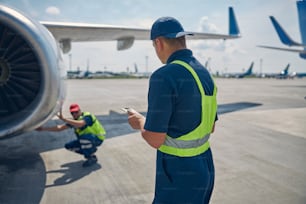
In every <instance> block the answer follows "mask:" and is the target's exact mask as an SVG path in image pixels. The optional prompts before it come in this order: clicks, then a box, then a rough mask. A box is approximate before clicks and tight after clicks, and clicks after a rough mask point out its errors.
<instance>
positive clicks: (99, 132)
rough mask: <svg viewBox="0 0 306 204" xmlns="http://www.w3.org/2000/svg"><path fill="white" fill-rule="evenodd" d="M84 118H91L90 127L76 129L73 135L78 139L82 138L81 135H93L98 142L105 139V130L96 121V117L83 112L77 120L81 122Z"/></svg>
mask: <svg viewBox="0 0 306 204" xmlns="http://www.w3.org/2000/svg"><path fill="white" fill-rule="evenodd" d="M84 116H91V118H92V125H91V126H87V127H86V128H84V129H81V128H76V129H75V133H76V134H77V135H78V137H82V135H85V134H93V135H96V136H97V137H98V138H99V139H100V140H104V139H105V136H104V135H105V134H106V132H105V130H104V127H103V126H102V124H101V123H100V122H99V120H97V118H96V116H94V115H92V114H90V113H89V112H83V114H82V115H81V116H80V117H79V118H78V120H83V118H84Z"/></svg>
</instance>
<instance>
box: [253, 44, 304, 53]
mask: <svg viewBox="0 0 306 204" xmlns="http://www.w3.org/2000/svg"><path fill="white" fill-rule="evenodd" d="M257 47H262V48H268V49H274V50H282V51H289V52H297V53H300V54H306V50H299V49H292V48H281V47H273V46H266V45H258V46H257Z"/></svg>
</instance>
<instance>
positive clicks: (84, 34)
mask: <svg viewBox="0 0 306 204" xmlns="http://www.w3.org/2000/svg"><path fill="white" fill-rule="evenodd" d="M40 23H41V24H42V25H44V26H45V27H46V28H47V29H48V30H49V31H50V32H51V33H52V35H53V36H54V38H55V39H56V40H57V41H58V42H60V43H61V48H62V49H63V52H64V53H67V52H69V51H70V47H71V42H89V41H117V49H118V50H124V49H128V48H130V47H131V46H132V45H133V43H134V40H149V39H150V29H146V28H132V27H125V26H113V25H103V24H86V23H67V22H47V21H41V22H40ZM191 33H193V34H194V35H193V36H191V37H188V39H194V40H200V39H205V40H206V39H223V40H226V39H234V38H239V37H240V31H239V27H238V24H237V21H236V18H235V14H234V10H233V8H232V7H230V8H229V34H214V33H202V32H191Z"/></svg>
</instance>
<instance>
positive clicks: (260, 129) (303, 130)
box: [0, 78, 306, 204]
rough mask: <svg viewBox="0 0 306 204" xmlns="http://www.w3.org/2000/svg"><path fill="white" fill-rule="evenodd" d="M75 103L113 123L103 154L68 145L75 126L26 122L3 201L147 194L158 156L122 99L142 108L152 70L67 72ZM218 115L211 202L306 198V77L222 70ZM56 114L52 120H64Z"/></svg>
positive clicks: (5, 146) (0, 146)
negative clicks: (89, 160) (103, 75)
mask: <svg viewBox="0 0 306 204" xmlns="http://www.w3.org/2000/svg"><path fill="white" fill-rule="evenodd" d="M66 84H67V89H66V90H67V99H66V100H65V103H64V106H63V110H64V115H65V116H67V117H68V116H69V117H70V114H69V112H68V107H69V105H70V103H74V102H76V103H79V104H80V106H81V108H82V110H83V111H89V112H92V113H94V114H95V115H96V116H97V118H98V119H99V120H100V121H101V123H102V124H103V125H104V127H105V129H106V131H107V135H106V137H107V139H106V140H105V141H104V143H103V144H102V146H101V147H100V148H99V150H98V151H97V157H98V159H99V160H98V164H96V165H94V166H91V167H89V168H83V167H82V163H83V162H84V158H82V156H80V155H78V154H74V153H72V152H69V151H67V150H65V149H64V144H65V143H66V142H68V141H70V140H72V139H74V138H75V136H74V134H73V131H72V130H65V131H63V132H37V131H32V132H27V133H24V134H22V135H19V136H16V137H13V138H10V139H6V140H1V141H0V204H10V203H12V204H15V203H23V204H37V203H41V204H50V203H51V204H53V203H73V204H79V203H80V204H81V203H82V204H84V203H90V204H92V203H97V204H101V203H102V204H122V203H124V204H146V203H151V202H152V199H153V196H154V184H155V157H156V150H154V149H152V148H151V147H150V146H149V145H148V144H147V143H146V142H145V141H144V140H143V139H142V138H141V136H140V133H139V132H138V131H135V130H133V129H132V128H130V126H129V125H128V123H127V115H126V114H125V113H123V112H121V111H120V108H122V107H132V108H134V109H136V110H138V111H140V112H142V113H143V114H145V113H146V109H147V90H148V79H104V80H96V79H91V80H84V79H83V80H82V79H81V80H67V81H66ZM216 84H217V86H218V112H219V120H218V122H217V124H216V128H215V132H214V133H213V134H212V136H211V138H210V142H211V148H212V152H213V156H214V162H215V171H216V177H215V187H214V191H213V195H212V198H211V202H210V203H211V204H240V203H241V204H245V203H248V204H257V203H260V204H262V203H269V204H271V203H273V204H274V203H275V204H283V203H284V204H288V203H290V204H305V203H306V79H294V80H276V79H251V78H250V79H216ZM60 123H61V121H60V120H58V119H57V118H56V117H54V118H53V119H52V120H50V121H48V122H47V124H45V125H46V126H51V125H55V124H60Z"/></svg>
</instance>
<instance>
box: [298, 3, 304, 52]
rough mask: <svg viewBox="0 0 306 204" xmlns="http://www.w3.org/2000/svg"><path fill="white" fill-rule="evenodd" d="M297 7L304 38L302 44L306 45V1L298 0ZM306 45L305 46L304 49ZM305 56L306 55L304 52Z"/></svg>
mask: <svg viewBox="0 0 306 204" xmlns="http://www.w3.org/2000/svg"><path fill="white" fill-rule="evenodd" d="M296 4H297V9H298V15H299V26H300V32H301V38H302V44H303V45H304V46H306V1H297V2H296ZM305 49H306V47H305V48H304V50H305ZM304 57H306V55H305V54H304Z"/></svg>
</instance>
